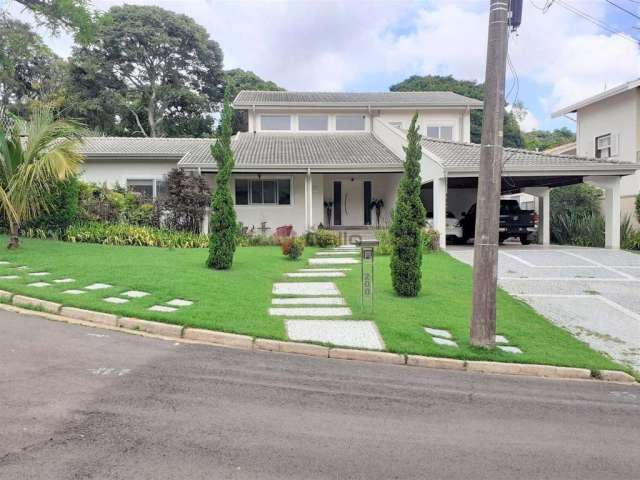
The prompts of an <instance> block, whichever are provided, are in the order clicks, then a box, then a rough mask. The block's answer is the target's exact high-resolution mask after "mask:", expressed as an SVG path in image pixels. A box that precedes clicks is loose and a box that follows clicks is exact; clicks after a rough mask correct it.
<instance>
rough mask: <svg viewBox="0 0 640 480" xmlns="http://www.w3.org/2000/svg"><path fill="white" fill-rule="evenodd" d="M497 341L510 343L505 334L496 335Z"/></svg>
mask: <svg viewBox="0 0 640 480" xmlns="http://www.w3.org/2000/svg"><path fill="white" fill-rule="evenodd" d="M496 343H509V340H507V337H505V336H504V335H496Z"/></svg>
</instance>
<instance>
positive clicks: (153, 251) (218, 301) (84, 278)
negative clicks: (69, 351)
mask: <svg viewBox="0 0 640 480" xmlns="http://www.w3.org/2000/svg"><path fill="white" fill-rule="evenodd" d="M0 241H6V239H5V238H4V237H0ZM315 251H316V249H313V248H308V247H307V248H306V249H305V252H304V253H305V254H304V256H303V258H301V259H300V260H298V261H295V262H292V261H290V260H288V259H286V258H285V257H284V256H283V255H282V254H281V252H280V249H279V248H275V247H244V248H238V250H237V251H236V257H235V261H234V265H233V268H232V270H230V271H226V272H220V271H213V270H209V269H207V268H205V266H204V262H205V259H206V253H207V252H206V250H203V249H160V248H144V247H113V246H103V245H93V244H73V243H63V242H57V241H52V240H34V239H25V240H24V241H23V244H22V246H21V248H20V249H19V250H18V251H5V252H4V253H2V254H0V260H6V261H9V262H11V265H0V275H8V274H12V273H15V272H16V270H14V269H12V268H11V267H14V266H16V265H27V266H29V267H30V270H28V271H30V272H35V271H48V272H51V275H49V276H46V277H29V276H26V275H21V278H20V279H15V280H3V279H0V289H5V290H9V291H12V292H16V293H21V294H25V295H30V296H35V297H39V298H43V299H47V300H53V301H57V302H61V303H64V304H65V305H71V306H77V307H81V308H88V309H92V310H99V311H106V312H113V313H116V314H119V315H126V316H135V317H138V318H146V319H151V320H160V321H165V322H171V323H178V324H181V325H188V326H194V327H200V328H209V329H213V330H221V331H226V332H234V333H244V334H249V335H254V336H260V337H267V338H276V339H286V334H285V329H284V322H283V319H281V318H272V317H270V316H269V315H268V314H267V310H268V308H269V307H270V305H271V298H272V295H271V289H272V285H273V283H274V282H277V281H285V280H284V277H283V273H285V272H288V271H294V270H297V269H298V268H302V267H303V266H306V264H307V258H309V257H310V256H311V255H313V253H315ZM354 267H355V268H353V269H352V271H350V272H349V273H348V275H347V277H345V278H338V279H337V282H336V283H337V284H338V287H339V289H340V291H341V292H342V293H343V295H344V296H345V298H346V299H347V303H348V305H349V306H350V307H351V308H352V310H353V318H354V319H358V320H374V321H375V322H376V324H377V325H378V328H379V330H380V332H381V334H382V336H383V338H384V341H385V343H386V346H387V349H388V350H389V351H393V352H399V353H414V354H422V355H433V356H442V357H456V358H463V359H485V360H497V361H508V362H527V363H543V364H553V365H563V366H575V367H584V368H589V369H593V370H600V369H624V368H623V367H621V366H620V365H618V364H616V363H615V362H613V361H612V360H609V359H608V358H607V357H605V356H604V355H601V354H599V353H597V352H595V351H593V350H591V349H590V348H589V347H588V346H587V345H585V344H584V343H582V342H580V341H578V340H577V339H575V338H574V337H573V336H571V335H570V334H569V333H568V332H566V331H565V330H563V329H561V328H559V327H556V326H554V325H553V324H551V323H550V322H549V321H547V320H546V319H545V318H543V317H541V316H540V315H538V314H537V313H536V312H535V311H534V310H533V309H531V308H530V307H529V306H528V305H526V304H525V303H523V302H521V301H519V300H516V299H515V298H513V297H511V296H509V295H508V294H507V293H505V292H503V291H500V292H499V294H498V328H497V331H498V333H499V334H503V335H505V336H507V337H508V339H509V340H510V344H511V345H515V346H518V347H520V348H521V349H522V350H523V351H524V353H523V354H521V355H514V354H509V353H505V352H501V351H494V352H490V351H486V350H481V349H476V348H473V347H471V346H470V345H469V335H468V323H469V317H470V304H471V268H470V267H469V266H467V265H465V264H462V263H460V262H458V261H457V260H455V259H453V258H451V257H450V256H448V255H447V254H445V253H432V254H428V255H425V257H424V266H423V290H422V293H421V294H420V295H419V296H418V297H417V298H399V297H397V296H395V294H394V293H393V290H392V288H391V280H390V276H389V257H377V259H376V265H375V268H376V272H375V309H374V311H373V312H364V311H362V308H361V306H360V268H359V266H357V265H356V266H354ZM64 277H72V278H74V279H76V282H75V283H72V284H56V285H53V286H50V287H45V288H36V287H30V286H28V285H27V284H28V283H31V282H35V281H48V282H51V281H52V280H53V279H56V278H64ZM96 282H100V283H108V284H112V285H113V288H111V289H108V290H98V291H93V292H89V293H85V294H83V295H79V296H73V295H67V294H63V293H62V292H63V291H64V290H67V289H71V288H82V287H84V286H86V285H89V284H91V283H96ZM126 290H143V291H147V292H150V293H152V295H150V296H148V297H144V298H141V299H134V300H131V301H130V302H129V303H127V304H123V305H114V304H109V303H106V302H104V301H103V300H102V299H103V298H104V297H106V296H111V295H117V294H119V293H121V292H124V291H126ZM174 298H182V299H186V300H191V301H193V302H195V303H194V304H193V305H192V306H189V307H182V308H180V309H178V311H176V312H174V313H154V312H150V311H148V310H147V309H148V307H150V306H151V305H155V304H161V303H163V302H166V301H168V300H171V299H174ZM425 326H430V327H434V328H445V329H447V330H449V331H451V332H452V334H453V335H454V338H455V340H456V341H457V342H458V344H459V345H460V348H458V349H453V348H451V347H444V346H439V345H437V344H436V343H434V342H433V341H432V340H431V337H430V336H428V335H427V334H426V333H425V332H424V330H423V327H425ZM625 370H627V371H629V369H625Z"/></svg>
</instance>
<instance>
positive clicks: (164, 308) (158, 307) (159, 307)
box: [148, 305, 177, 313]
mask: <svg viewBox="0 0 640 480" xmlns="http://www.w3.org/2000/svg"><path fill="white" fill-rule="evenodd" d="M148 310H150V311H152V312H162V313H171V312H175V311H176V310H177V308H174V307H167V306H165V305H154V306H153V307H149V308H148Z"/></svg>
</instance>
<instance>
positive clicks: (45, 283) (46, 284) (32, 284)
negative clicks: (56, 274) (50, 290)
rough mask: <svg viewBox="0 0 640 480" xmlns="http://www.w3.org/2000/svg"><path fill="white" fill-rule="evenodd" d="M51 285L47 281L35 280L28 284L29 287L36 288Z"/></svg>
mask: <svg viewBox="0 0 640 480" xmlns="http://www.w3.org/2000/svg"><path fill="white" fill-rule="evenodd" d="M50 286H51V284H50V283H47V282H34V283H30V284H28V285H27V287H36V288H43V287H50Z"/></svg>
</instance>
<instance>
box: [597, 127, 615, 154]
mask: <svg viewBox="0 0 640 480" xmlns="http://www.w3.org/2000/svg"><path fill="white" fill-rule="evenodd" d="M607 137H609V146H608V147H605V148H600V147H599V146H598V143H599V141H600V140H601V139H603V138H607ZM612 146H613V135H612V134H611V133H605V134H604V135H598V136H597V137H595V148H596V150H595V157H596V158H603V159H607V158H611V157H612V156H613V155H612V153H613V152H612ZM605 150H606V151H607V154H606V155H603V154H602V152H604V151H605Z"/></svg>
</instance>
